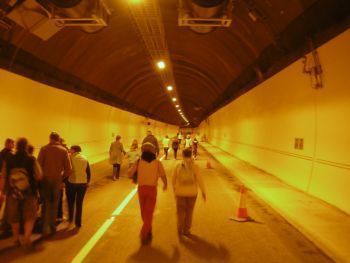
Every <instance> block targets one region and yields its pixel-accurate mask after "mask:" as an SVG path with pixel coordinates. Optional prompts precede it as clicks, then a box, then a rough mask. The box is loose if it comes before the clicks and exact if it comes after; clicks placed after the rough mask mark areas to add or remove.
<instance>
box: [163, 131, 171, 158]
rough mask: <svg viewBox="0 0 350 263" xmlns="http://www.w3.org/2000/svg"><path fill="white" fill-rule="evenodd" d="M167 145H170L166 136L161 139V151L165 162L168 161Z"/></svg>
mask: <svg viewBox="0 0 350 263" xmlns="http://www.w3.org/2000/svg"><path fill="white" fill-rule="evenodd" d="M169 144H170V139H169V137H168V135H166V136H165V138H164V139H163V149H164V154H165V160H167V159H168V151H169Z"/></svg>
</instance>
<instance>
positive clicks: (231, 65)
mask: <svg viewBox="0 0 350 263" xmlns="http://www.w3.org/2000/svg"><path fill="white" fill-rule="evenodd" d="M106 2H107V3H108V4H109V5H110V6H111V7H112V9H113V13H112V15H111V20H110V25H109V26H108V27H107V28H105V29H103V30H102V31H101V32H97V33H94V34H88V33H85V32H83V31H82V30H80V29H79V28H64V29H62V30H61V31H59V32H58V33H57V34H55V35H54V36H53V37H51V38H50V39H49V40H47V41H42V40H40V39H39V38H38V37H36V36H34V35H32V34H29V33H28V32H25V31H24V30H22V29H21V28H20V27H19V26H16V25H14V26H13V27H12V29H10V30H5V29H4V28H1V29H0V30H1V32H0V33H1V35H0V36H1V46H0V48H1V50H0V51H1V67H3V68H5V69H7V70H11V71H14V72H16V73H19V74H22V75H25V76H27V77H30V78H32V79H35V80H38V81H40V82H43V83H47V84H49V85H52V86H55V87H57V88H61V89H64V90H68V91H71V92H74V93H77V94H80V95H83V96H85V97H88V98H91V99H94V100H97V101H101V102H104V103H107V104H110V105H113V106H117V107H119V108H122V109H125V110H128V111H131V112H134V113H138V114H142V115H144V116H146V117H151V118H155V119H158V120H161V121H165V122H167V123H171V124H177V125H182V124H183V122H182V119H181V118H180V117H179V115H178V114H177V112H176V110H175V108H174V105H173V102H171V100H170V98H169V96H168V94H167V91H166V90H165V87H164V86H163V85H162V83H161V82H160V80H159V76H158V72H157V71H156V70H155V68H154V66H153V65H152V63H151V61H150V59H149V54H148V52H147V50H146V49H145V47H144V45H143V42H142V39H141V37H140V36H139V34H138V32H137V30H136V27H135V26H134V24H133V22H132V19H131V16H130V12H129V9H128V6H127V5H126V0H123V1H116V0H110V1H106ZM349 3H350V1H349V0H342V1H341V0H338V1H337V0H288V1H286V0H235V1H234V9H233V22H232V25H231V26H230V27H229V28H218V29H216V30H215V31H213V32H211V33H209V34H199V33H195V32H193V31H191V30H190V29H188V28H186V27H179V26H178V23H177V19H178V1H177V0H159V4H160V8H161V12H162V17H163V22H164V28H165V35H166V41H167V44H168V48H169V53H170V58H171V61H172V65H173V73H174V78H175V82H176V87H177V92H178V95H179V99H180V101H181V104H182V107H183V110H184V112H185V114H186V116H187V117H188V119H189V121H190V122H191V125H192V126H196V125H198V124H199V123H200V122H201V121H202V120H203V119H205V118H206V117H208V115H209V114H211V113H213V112H214V111H215V110H217V109H219V108H220V107H222V106H223V105H225V104H227V103H229V102H230V101H232V100H233V99H235V98H237V97H238V96H240V95H241V94H243V93H245V92H247V91H248V90H249V89H251V88H253V87H254V86H256V85H257V84H259V83H260V82H262V81H263V80H264V79H266V78H268V77H270V76H271V75H273V74H275V73H277V72H278V71H279V70H281V69H282V68H284V67H286V66H287V65H289V64H290V63H292V62H293V61H295V60H296V59H298V58H299V57H300V56H302V55H303V54H304V53H306V52H307V51H309V47H310V45H309V43H310V41H312V42H313V44H314V46H319V45H321V44H322V43H324V42H325V41H327V40H329V39H330V38H332V37H334V36H335V35H337V34H339V33H340V32H342V31H343V30H345V29H346V28H348V27H349V13H350V12H349V10H350V7H349V6H350V4H349ZM251 10H254V11H255V14H256V15H257V20H256V21H253V19H252V18H251V17H250V16H249V14H248V13H249V11H251ZM1 88H7V87H1ZM8 88H9V87H8Z"/></svg>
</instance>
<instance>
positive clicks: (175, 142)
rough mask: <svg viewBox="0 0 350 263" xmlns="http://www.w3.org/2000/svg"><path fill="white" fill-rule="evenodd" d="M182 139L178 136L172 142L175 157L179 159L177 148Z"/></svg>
mask: <svg viewBox="0 0 350 263" xmlns="http://www.w3.org/2000/svg"><path fill="white" fill-rule="evenodd" d="M179 146H180V141H179V139H178V137H177V136H175V137H174V138H173V141H172V142H171V148H173V151H174V158H175V160H176V159H177V150H178V149H179Z"/></svg>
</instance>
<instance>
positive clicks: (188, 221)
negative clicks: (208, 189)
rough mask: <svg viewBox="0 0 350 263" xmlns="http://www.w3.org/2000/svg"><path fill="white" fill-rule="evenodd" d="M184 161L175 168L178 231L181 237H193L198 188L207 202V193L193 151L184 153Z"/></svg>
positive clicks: (173, 182)
mask: <svg viewBox="0 0 350 263" xmlns="http://www.w3.org/2000/svg"><path fill="white" fill-rule="evenodd" d="M182 156H183V161H182V163H180V164H178V165H177V166H176V167H175V170H174V174H173V178H172V184H173V190H174V193H175V197H176V211H177V231H178V234H179V236H182V235H186V236H189V235H191V232H190V230H191V226H192V217H193V209H194V206H195V203H196V199H197V194H198V188H200V190H201V192H202V197H203V200H204V201H206V193H205V188H204V183H203V179H202V176H201V174H200V173H199V169H198V166H197V165H195V164H194V162H193V160H192V151H191V149H190V148H186V149H184V150H183V151H182Z"/></svg>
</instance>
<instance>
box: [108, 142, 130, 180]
mask: <svg viewBox="0 0 350 263" xmlns="http://www.w3.org/2000/svg"><path fill="white" fill-rule="evenodd" d="M121 138H122V137H121V136H120V135H117V136H116V137H115V142H112V143H111V147H110V148H109V161H110V163H111V164H112V165H113V180H114V181H115V180H117V179H119V175H120V166H121V164H122V161H123V155H125V153H126V152H125V150H124V146H123V144H122V143H121Z"/></svg>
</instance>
